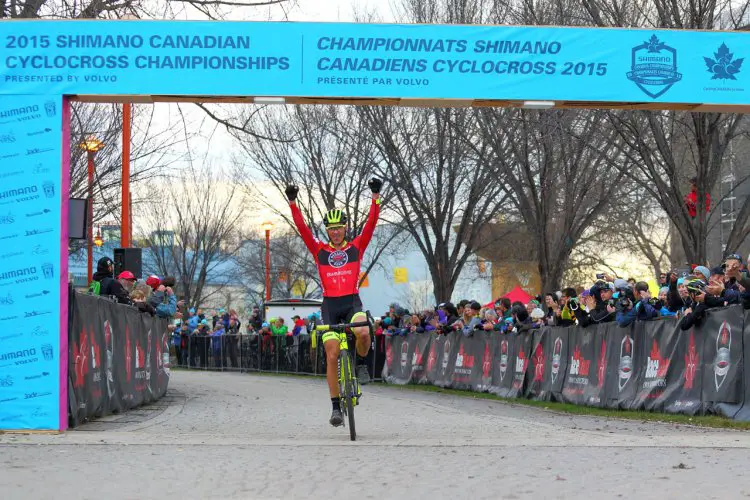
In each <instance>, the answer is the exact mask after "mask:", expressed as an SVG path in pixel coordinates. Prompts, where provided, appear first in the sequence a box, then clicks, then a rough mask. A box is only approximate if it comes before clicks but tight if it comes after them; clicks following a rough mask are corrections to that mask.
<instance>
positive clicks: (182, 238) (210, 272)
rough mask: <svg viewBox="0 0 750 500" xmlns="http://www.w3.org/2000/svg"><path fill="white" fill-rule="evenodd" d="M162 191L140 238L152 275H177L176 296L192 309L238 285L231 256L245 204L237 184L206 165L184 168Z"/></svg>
mask: <svg viewBox="0 0 750 500" xmlns="http://www.w3.org/2000/svg"><path fill="white" fill-rule="evenodd" d="M160 192H161V197H160V198H159V199H158V200H155V201H152V202H150V203H148V204H147V205H146V206H145V207H144V211H145V213H144V215H143V218H144V219H145V220H144V226H145V227H149V228H150V230H151V231H150V233H148V234H146V235H144V238H143V239H144V241H145V243H146V245H145V249H146V252H147V254H148V256H147V259H149V258H150V259H149V260H152V261H153V262H154V265H155V266H156V269H154V271H156V272H158V273H159V274H161V275H169V276H175V278H176V279H177V286H178V293H179V294H181V295H182V297H183V298H184V300H185V303H186V304H188V305H190V306H199V305H200V304H201V303H202V302H203V301H206V300H210V299H211V297H212V295H213V294H216V293H218V292H220V291H221V289H222V288H223V287H224V286H226V285H228V284H230V283H239V279H240V277H239V276H237V265H236V263H235V262H234V255H235V254H236V252H237V250H238V248H239V246H240V244H241V238H240V236H241V234H240V233H241V231H240V227H239V226H240V223H241V221H242V217H243V215H244V205H243V196H242V193H241V192H240V191H239V189H238V188H237V186H236V184H235V183H234V182H230V179H228V178H227V177H226V176H224V175H222V174H221V173H219V172H217V171H216V170H215V169H212V168H211V167H210V166H208V165H204V166H202V167H200V168H189V169H186V170H185V171H184V172H183V173H182V175H181V176H180V178H179V179H176V180H175V181H174V182H171V183H169V184H167V185H166V186H164V188H163V190H161V191H160ZM147 259H144V260H147ZM209 277H210V284H211V287H210V288H211V290H210V291H208V285H209Z"/></svg>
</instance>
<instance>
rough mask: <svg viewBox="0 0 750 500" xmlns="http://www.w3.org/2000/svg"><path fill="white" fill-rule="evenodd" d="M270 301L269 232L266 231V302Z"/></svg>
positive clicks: (268, 230)
mask: <svg viewBox="0 0 750 500" xmlns="http://www.w3.org/2000/svg"><path fill="white" fill-rule="evenodd" d="M269 300H271V230H270V229H266V302H268V301H269Z"/></svg>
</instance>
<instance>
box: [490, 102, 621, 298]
mask: <svg viewBox="0 0 750 500" xmlns="http://www.w3.org/2000/svg"><path fill="white" fill-rule="evenodd" d="M607 124H608V122H607V120H606V116H605V115H604V113H602V112H575V111H546V112H538V111H526V110H513V109H507V110H485V111H483V112H481V114H480V120H479V127H480V130H481V132H482V136H483V141H484V142H485V143H486V144H488V146H489V148H490V149H491V151H492V156H491V157H489V156H488V157H487V158H486V159H485V161H487V162H489V163H492V164H493V165H494V167H495V168H496V171H497V175H498V176H499V178H501V179H503V181H504V182H505V183H507V186H508V188H509V190H510V192H511V194H510V199H511V200H512V203H513V205H514V208H515V211H516V213H517V214H518V216H519V217H520V218H521V220H523V221H524V223H525V224H526V225H527V226H528V227H529V230H530V231H531V233H532V234H533V235H534V238H535V243H536V249H537V254H538V255H537V257H538V259H539V273H540V276H541V279H542V289H543V290H557V289H559V287H560V284H561V280H562V277H563V273H564V272H565V269H566V266H567V264H568V260H569V258H570V255H571V252H572V250H573V248H574V247H575V246H576V245H578V244H580V243H581V241H580V240H581V238H582V236H583V234H584V232H585V231H586V230H587V229H588V228H590V227H591V226H592V225H593V224H594V222H595V221H596V220H597V219H598V218H600V217H601V216H602V215H603V214H604V213H605V210H607V209H608V208H609V204H610V201H611V198H612V195H613V193H615V192H616V190H617V187H618V185H619V183H620V180H621V179H622V177H623V174H622V173H621V172H619V171H618V170H617V169H615V168H613V167H612V164H613V163H616V162H617V158H616V157H613V155H607V154H606V153H605V152H606V151H609V150H610V149H611V148H612V146H613V144H614V143H615V142H616V138H617V134H616V133H615V131H614V130H612V128H611V127H608V126H607Z"/></svg>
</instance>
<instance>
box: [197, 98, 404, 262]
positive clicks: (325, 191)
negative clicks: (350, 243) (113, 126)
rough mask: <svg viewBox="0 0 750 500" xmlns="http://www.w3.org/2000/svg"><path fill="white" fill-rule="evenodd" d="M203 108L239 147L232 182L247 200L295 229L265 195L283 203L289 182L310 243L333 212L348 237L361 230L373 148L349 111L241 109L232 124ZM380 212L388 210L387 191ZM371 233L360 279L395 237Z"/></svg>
mask: <svg viewBox="0 0 750 500" xmlns="http://www.w3.org/2000/svg"><path fill="white" fill-rule="evenodd" d="M204 109H206V111H207V113H210V116H212V117H213V118H214V119H216V120H217V121H219V123H223V124H224V125H225V126H226V127H227V129H228V130H229V131H230V132H232V134H233V135H234V136H235V137H236V138H237V139H238V140H239V141H240V143H241V144H242V147H243V149H244V152H245V153H246V155H247V161H245V162H244V163H241V165H240V168H239V172H238V176H239V178H241V179H244V187H245V189H246V192H247V194H248V196H250V197H252V198H253V199H256V200H259V201H261V202H263V203H264V204H265V205H266V207H268V208H270V209H271V210H272V211H273V212H275V213H276V214H277V215H278V216H279V217H280V218H282V219H284V220H285V221H286V222H287V223H288V224H289V227H290V228H294V224H293V222H292V220H291V214H290V212H289V209H288V208H287V207H285V206H283V205H282V206H283V208H281V209H280V208H279V203H278V202H276V201H275V200H274V198H273V197H269V196H268V190H269V189H271V190H272V191H273V192H274V193H276V195H277V200H278V199H279V198H281V199H283V196H284V194H283V193H284V190H285V188H286V186H287V185H289V184H295V185H297V186H299V187H300V194H299V196H298V198H297V206H298V207H299V208H300V211H301V212H302V214H303V216H304V218H305V220H306V221H307V223H308V224H309V225H310V227H311V229H312V231H313V233H314V234H315V235H316V237H318V238H320V239H321V240H324V239H325V238H326V234H325V230H324V228H323V225H322V221H323V215H324V214H325V213H326V212H327V211H328V210H330V209H332V208H341V209H343V210H344V211H346V213H347V214H348V216H349V225H350V228H351V233H352V234H351V235H350V236H352V237H353V236H354V235H356V234H359V233H360V232H361V231H362V229H363V227H364V225H365V222H366V221H367V215H368V213H369V209H370V202H369V199H370V190H369V188H368V187H367V181H368V180H369V179H370V178H371V177H372V176H373V175H374V173H375V169H374V162H373V157H374V155H375V148H374V146H373V145H372V143H371V142H370V141H369V140H368V131H367V130H366V128H365V124H363V123H362V122H361V121H360V120H359V117H358V115H357V113H356V111H355V110H354V108H352V107H337V106H315V107H303V106H286V107H284V108H265V109H262V110H258V108H248V107H244V108H243V109H242V110H241V111H240V115H239V116H238V117H235V118H231V119H230V118H221V117H219V116H218V115H217V113H216V112H214V111H212V110H209V109H208V108H206V107H204ZM258 173H260V176H258ZM383 206H384V207H387V206H388V196H387V193H386V194H385V196H384V202H383ZM384 213H385V214H387V208H386V209H385V210H384ZM377 233H379V234H378V237H377V238H373V240H372V242H371V243H370V246H369V248H368V250H367V252H366V253H365V256H364V259H365V260H364V263H363V267H364V269H365V274H366V273H369V272H370V271H371V270H372V268H373V267H374V266H375V265H376V263H377V261H378V259H379V258H380V257H381V256H382V255H383V254H384V252H386V251H387V249H388V247H389V245H390V244H391V242H392V241H394V239H395V238H396V237H397V236H398V233H399V227H398V226H390V227H388V228H387V229H384V228H383V227H382V226H379V227H378V231H377ZM384 236H385V237H384Z"/></svg>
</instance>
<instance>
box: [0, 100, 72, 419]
mask: <svg viewBox="0 0 750 500" xmlns="http://www.w3.org/2000/svg"><path fill="white" fill-rule="evenodd" d="M61 106H62V98H61V96H57V95H54V96H48V95H34V96H27V95H16V96H0V429H50V430H54V429H59V428H60V417H59V408H60V405H59V400H60V380H61V377H60V359H59V356H60V330H61V328H60V309H61V308H60V298H61V296H60V295H61V290H60V283H61V279H60V278H61V276H60V251H61V248H60V241H61V231H62V227H63V224H62V223H61V220H62V217H61V192H60V189H61V174H60V171H61V169H60V165H61V161H60V158H61V144H62V130H61V111H62V110H61ZM66 175H67V173H66Z"/></svg>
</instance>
